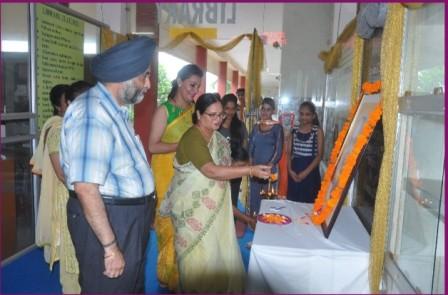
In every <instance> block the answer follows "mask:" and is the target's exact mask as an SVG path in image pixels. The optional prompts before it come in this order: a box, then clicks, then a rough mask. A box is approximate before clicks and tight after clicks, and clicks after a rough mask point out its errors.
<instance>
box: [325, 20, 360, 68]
mask: <svg viewBox="0 0 448 295" xmlns="http://www.w3.org/2000/svg"><path fill="white" fill-rule="evenodd" d="M355 29H356V17H355V18H353V19H352V20H351V21H350V22H349V23H348V24H347V25H346V26H345V28H344V30H343V31H342V33H341V34H340V35H339V36H338V39H337V40H336V43H335V44H334V45H333V46H332V47H331V48H330V50H329V51H321V52H320V53H319V58H320V59H321V60H323V61H324V71H325V73H327V74H328V73H331V71H332V70H333V69H334V68H335V67H337V66H338V63H339V59H340V58H341V55H342V44H343V43H345V42H347V41H348V39H350V37H351V36H353V34H354V33H355Z"/></svg>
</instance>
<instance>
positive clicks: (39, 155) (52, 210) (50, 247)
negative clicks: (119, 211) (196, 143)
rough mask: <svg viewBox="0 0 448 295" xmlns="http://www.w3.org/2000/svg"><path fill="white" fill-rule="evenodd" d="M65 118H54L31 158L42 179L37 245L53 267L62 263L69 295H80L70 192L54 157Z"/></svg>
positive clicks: (63, 276) (46, 125)
mask: <svg viewBox="0 0 448 295" xmlns="http://www.w3.org/2000/svg"><path fill="white" fill-rule="evenodd" d="M61 124H62V117H60V116H53V117H51V118H50V119H48V120H47V122H45V124H44V126H43V128H42V131H41V136H40V139H39V145H38V147H37V150H36V153H35V154H34V155H33V157H32V158H31V161H30V164H31V165H33V169H32V172H33V173H35V174H38V175H41V176H42V181H41V191H40V200H39V209H38V213H37V224H36V244H37V245H38V246H40V247H44V256H45V260H46V261H47V263H49V264H50V270H51V269H52V268H53V264H54V263H55V262H56V261H58V260H60V263H61V265H60V282H61V285H62V291H63V292H64V293H66V294H79V293H80V291H81V287H80V286H79V283H78V274H79V268H78V261H77V260H76V256H75V249H74V247H73V243H72V240H71V237H70V233H69V231H68V227H67V201H68V191H67V188H66V187H65V185H64V183H62V182H61V181H60V180H59V179H58V178H57V176H56V173H55V172H54V169H53V166H52V164H51V160H50V155H51V154H54V153H59V142H60V138H61V137H60V134H61Z"/></svg>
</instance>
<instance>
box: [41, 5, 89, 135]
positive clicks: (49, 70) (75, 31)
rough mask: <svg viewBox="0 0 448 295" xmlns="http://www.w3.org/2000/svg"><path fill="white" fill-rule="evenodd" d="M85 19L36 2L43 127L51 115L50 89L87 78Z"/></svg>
mask: <svg viewBox="0 0 448 295" xmlns="http://www.w3.org/2000/svg"><path fill="white" fill-rule="evenodd" d="M83 51H84V22H83V21H82V20H80V19H78V18H75V17H72V16H70V15H67V14H65V13H62V12H60V11H58V10H56V9H54V8H51V7H48V6H46V5H43V4H37V5H36V95H37V124H38V129H39V130H40V129H41V128H42V126H43V124H44V123H45V121H46V120H47V119H48V118H49V117H51V116H52V114H53V107H52V106H51V102H50V90H51V88H53V86H55V85H57V84H71V83H73V82H75V81H77V80H81V79H83V78H84V57H83Z"/></svg>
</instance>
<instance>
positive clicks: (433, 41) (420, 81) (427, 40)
mask: <svg viewBox="0 0 448 295" xmlns="http://www.w3.org/2000/svg"><path fill="white" fill-rule="evenodd" d="M406 16H407V25H406V35H405V45H404V48H405V50H404V62H403V67H404V77H403V78H404V81H403V87H402V91H403V92H402V95H404V94H405V93H409V92H410V93H412V95H423V94H433V93H434V89H435V88H438V87H442V89H443V87H444V81H445V80H444V79H445V72H444V65H445V40H444V32H445V5H444V4H427V5H425V6H424V8H422V9H415V10H414V9H408V10H407V15H406ZM438 91H439V90H438Z"/></svg>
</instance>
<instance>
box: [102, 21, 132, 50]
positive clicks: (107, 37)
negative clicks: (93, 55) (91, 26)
mask: <svg viewBox="0 0 448 295" xmlns="http://www.w3.org/2000/svg"><path fill="white" fill-rule="evenodd" d="M128 39H129V38H128V36H127V35H122V34H119V33H115V32H112V31H111V30H110V29H109V28H106V27H102V28H101V52H103V51H105V50H107V49H109V48H111V47H112V46H114V45H115V44H118V43H121V42H123V41H126V40H128Z"/></svg>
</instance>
